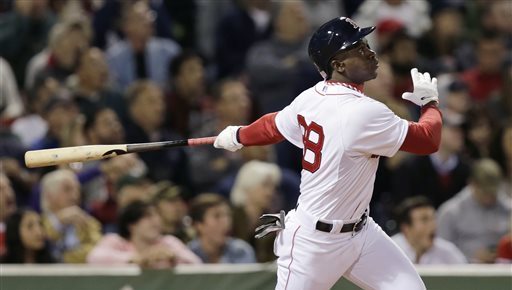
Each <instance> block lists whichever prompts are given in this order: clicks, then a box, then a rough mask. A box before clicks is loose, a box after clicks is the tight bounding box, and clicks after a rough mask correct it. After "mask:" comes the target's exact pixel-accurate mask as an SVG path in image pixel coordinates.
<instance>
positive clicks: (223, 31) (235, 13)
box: [215, 0, 299, 79]
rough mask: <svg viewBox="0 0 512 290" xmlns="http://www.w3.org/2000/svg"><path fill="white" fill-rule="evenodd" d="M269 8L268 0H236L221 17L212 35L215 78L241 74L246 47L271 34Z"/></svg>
mask: <svg viewBox="0 0 512 290" xmlns="http://www.w3.org/2000/svg"><path fill="white" fill-rule="evenodd" d="M270 9H271V2H270V0H241V1H235V2H234V6H233V7H232V9H231V10H230V11H228V12H227V13H226V14H225V15H224V16H223V17H221V19H220V20H219V22H218V24H217V31H216V38H215V59H216V61H217V77H218V79H223V78H227V77H238V76H240V75H242V74H243V73H244V71H245V67H246V55H247V52H248V51H249V49H250V48H251V47H252V46H253V45H254V44H255V43H257V42H259V41H261V40H265V39H268V38H270V35H271V32H272V19H271V13H270ZM296 24H299V23H296Z"/></svg>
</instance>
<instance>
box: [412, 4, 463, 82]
mask: <svg viewBox="0 0 512 290" xmlns="http://www.w3.org/2000/svg"><path fill="white" fill-rule="evenodd" d="M463 13H464V7H463V6H461V5H459V6H457V5H456V4H452V5H450V4H445V5H444V6H439V7H436V9H435V10H433V11H432V21H433V25H432V28H431V29H430V30H429V31H427V32H426V33H425V34H423V36H421V38H420V39H419V40H418V51H419V53H420V54H421V55H422V56H423V57H424V58H425V59H428V62H429V67H430V68H432V71H431V72H432V73H433V74H435V75H438V74H440V73H443V72H457V71H460V70H461V69H462V65H461V61H465V60H464V59H461V58H463V57H464V56H463V55H462V54H461V49H462V48H466V47H469V43H468V42H467V41H466V39H465V35H464V32H465V31H464V28H465V26H464V23H463V21H464V14H463Z"/></svg>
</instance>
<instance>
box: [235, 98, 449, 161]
mask: <svg viewBox="0 0 512 290" xmlns="http://www.w3.org/2000/svg"><path fill="white" fill-rule="evenodd" d="M276 115H277V113H270V114H266V115H265V116H263V117H261V118H259V119H258V120H256V121H255V122H254V123H252V124H250V125H248V126H245V127H242V128H240V130H239V131H238V136H237V137H238V141H239V142H240V143H241V144H243V145H244V146H253V145H269V144H275V143H279V142H281V141H283V140H284V137H283V135H281V133H280V132H279V130H278V129H277V126H276V122H275V118H276ZM441 126H442V118H441V112H440V111H439V109H438V108H437V106H434V105H427V106H424V107H423V108H422V109H421V117H420V120H419V121H418V122H410V123H409V130H408V131H407V135H406V136H405V140H404V142H403V144H402V146H401V147H400V150H402V151H407V152H410V153H415V154H431V153H434V152H436V151H437V149H438V148H439V143H440V142H441Z"/></svg>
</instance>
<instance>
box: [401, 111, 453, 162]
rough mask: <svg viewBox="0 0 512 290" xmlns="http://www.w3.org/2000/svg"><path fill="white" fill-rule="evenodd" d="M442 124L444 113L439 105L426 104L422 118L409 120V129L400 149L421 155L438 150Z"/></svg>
mask: <svg viewBox="0 0 512 290" xmlns="http://www.w3.org/2000/svg"><path fill="white" fill-rule="evenodd" d="M442 126H443V121H442V115H441V111H439V109H438V108H437V106H436V105H426V106H424V107H423V108H421V117H420V120H419V121H418V122H409V130H408V131H407V135H406V136H405V140H404V143H402V146H401V147H400V150H401V151H406V152H410V153H414V154H421V155H426V154H432V153H434V152H436V151H437V150H438V149H439V144H440V143H441V127H442Z"/></svg>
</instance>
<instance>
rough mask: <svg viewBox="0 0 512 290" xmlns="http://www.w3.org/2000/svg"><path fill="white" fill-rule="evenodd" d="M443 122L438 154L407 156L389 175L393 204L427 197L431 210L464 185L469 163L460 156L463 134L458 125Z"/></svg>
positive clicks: (468, 171) (447, 121) (446, 121)
mask: <svg viewBox="0 0 512 290" xmlns="http://www.w3.org/2000/svg"><path fill="white" fill-rule="evenodd" d="M450 121H451V120H447V119H445V120H444V121H443V129H442V134H441V143H440V145H439V150H438V151H437V152H436V153H434V154H431V155H427V156H410V158H408V159H407V160H405V161H404V162H403V163H402V164H401V165H400V166H399V168H398V169H397V171H396V174H393V177H392V178H393V181H392V182H393V194H392V198H393V200H394V201H395V204H397V203H399V202H400V201H401V200H403V199H404V198H406V197H411V196H416V195H423V196H428V197H429V198H430V200H431V201H432V203H433V204H434V207H435V208H438V207H439V206H440V205H441V204H442V203H443V202H445V201H447V200H448V199H450V198H451V197H452V196H454V195H455V194H457V193H458V192H459V191H460V190H462V189H463V188H464V187H465V186H466V184H467V178H468V176H469V173H470V163H469V161H467V160H466V159H465V158H464V157H463V156H462V155H461V153H462V149H463V146H464V136H463V132H462V130H461V128H460V125H459V124H458V123H451V122H450Z"/></svg>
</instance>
